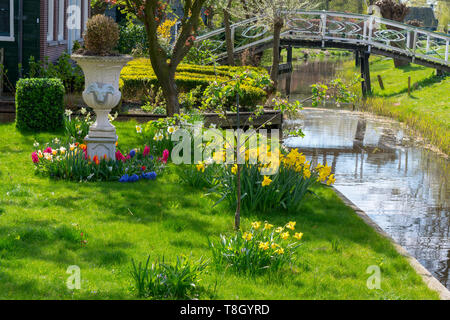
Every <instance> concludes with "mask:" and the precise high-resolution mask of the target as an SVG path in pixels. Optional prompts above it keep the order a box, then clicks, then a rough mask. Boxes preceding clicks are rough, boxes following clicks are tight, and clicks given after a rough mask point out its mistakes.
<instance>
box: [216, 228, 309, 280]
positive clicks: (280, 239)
mask: <svg viewBox="0 0 450 320" xmlns="http://www.w3.org/2000/svg"><path fill="white" fill-rule="evenodd" d="M295 225H296V222H295V221H290V222H288V223H287V224H286V225H284V226H283V227H276V226H274V225H272V224H270V223H268V222H267V221H266V222H264V224H263V223H261V222H260V221H255V222H253V223H252V224H251V228H250V230H249V231H246V232H243V233H242V232H241V231H238V232H236V233H234V234H233V235H231V236H229V237H227V236H225V235H220V241H218V242H213V241H209V240H208V242H209V247H210V249H211V252H212V256H213V263H214V264H215V265H216V266H217V267H219V268H220V267H228V268H230V269H232V270H234V271H236V272H247V273H249V274H258V273H262V272H268V271H278V270H280V269H281V268H283V267H284V266H286V265H287V264H292V263H293V262H294V258H295V255H296V253H297V249H298V247H299V246H300V245H301V244H300V240H301V239H302V237H303V233H301V232H296V230H295Z"/></svg>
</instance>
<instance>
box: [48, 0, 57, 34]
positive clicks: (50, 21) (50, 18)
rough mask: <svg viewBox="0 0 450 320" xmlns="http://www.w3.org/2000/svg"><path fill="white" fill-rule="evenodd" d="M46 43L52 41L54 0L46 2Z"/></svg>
mask: <svg viewBox="0 0 450 320" xmlns="http://www.w3.org/2000/svg"><path fill="white" fill-rule="evenodd" d="M47 4H48V7H47V13H48V15H47V17H48V18H47V41H53V32H54V29H53V25H54V21H53V20H54V18H55V0H47Z"/></svg>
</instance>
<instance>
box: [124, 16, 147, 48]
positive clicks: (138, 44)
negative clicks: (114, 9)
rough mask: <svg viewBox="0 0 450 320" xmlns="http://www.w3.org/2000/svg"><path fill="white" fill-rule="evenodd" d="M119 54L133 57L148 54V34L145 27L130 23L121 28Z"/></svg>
mask: <svg viewBox="0 0 450 320" xmlns="http://www.w3.org/2000/svg"><path fill="white" fill-rule="evenodd" d="M119 52H120V53H122V54H133V55H141V54H145V53H147V52H148V40H147V33H146V31H145V27H144V25H141V24H133V23H130V24H127V25H124V26H120V36H119Z"/></svg>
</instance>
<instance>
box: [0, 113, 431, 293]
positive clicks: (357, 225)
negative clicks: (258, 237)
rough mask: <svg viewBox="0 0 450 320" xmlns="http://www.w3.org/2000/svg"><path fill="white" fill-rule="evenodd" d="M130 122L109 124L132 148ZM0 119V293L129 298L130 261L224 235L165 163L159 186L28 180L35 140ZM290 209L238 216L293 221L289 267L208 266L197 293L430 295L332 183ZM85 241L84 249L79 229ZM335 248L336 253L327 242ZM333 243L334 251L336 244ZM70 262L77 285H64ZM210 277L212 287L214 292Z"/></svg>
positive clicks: (169, 255)
mask: <svg viewBox="0 0 450 320" xmlns="http://www.w3.org/2000/svg"><path fill="white" fill-rule="evenodd" d="M134 125H135V123H133V122H127V123H118V124H117V128H118V135H119V137H120V138H119V143H120V144H122V145H126V146H128V147H130V148H131V147H135V146H136V145H135V141H136V140H135V130H134ZM51 138H53V135H52V134H38V135H36V136H34V135H23V134H21V133H19V132H18V131H16V129H15V127H14V125H13V124H0V178H1V180H2V183H1V184H0V299H133V298H135V296H134V294H133V292H131V291H130V288H131V280H130V277H129V271H130V267H131V264H130V260H131V258H134V259H137V260H141V261H142V260H144V259H145V258H146V256H147V255H148V254H151V255H152V257H153V258H155V259H156V258H157V257H162V256H164V257H165V259H166V261H167V260H170V261H173V260H174V259H175V257H176V256H177V255H181V254H186V255H189V254H191V253H192V255H193V256H194V257H200V256H203V257H206V258H208V257H209V256H210V252H209V249H208V246H207V237H210V238H211V239H217V238H218V236H219V234H220V233H231V232H233V220H234V216H233V210H230V209H228V208H227V207H226V206H225V204H224V205H223V206H222V205H220V206H217V207H214V208H213V207H212V205H213V203H214V199H210V198H207V197H205V196H203V195H202V192H199V191H195V190H193V189H190V188H186V187H185V186H183V185H181V184H180V183H179V180H178V177H177V176H176V174H175V173H173V172H174V171H175V170H173V168H171V167H169V168H168V170H167V171H166V173H165V174H164V175H162V176H160V177H158V179H157V180H156V181H139V182H137V183H134V184H121V183H73V182H64V181H52V180H50V179H48V178H44V177H41V176H39V175H35V172H34V168H33V164H32V162H31V157H30V154H31V152H32V151H33V146H32V144H33V142H34V140H35V139H37V140H38V141H39V142H41V143H42V142H45V141H48V140H50V139H51ZM315 192H316V193H317V195H318V197H317V198H310V199H309V200H308V201H307V202H306V203H305V205H304V206H303V208H302V210H300V211H299V212H296V213H291V214H287V213H285V212H272V213H271V214H268V215H261V214H258V213H254V214H252V215H245V216H244V217H243V219H242V224H243V227H244V228H247V227H249V225H250V223H251V221H253V220H255V219H258V220H262V221H264V220H268V221H269V222H271V223H273V224H284V223H286V222H287V221H289V220H295V221H297V230H299V231H301V232H303V233H304V238H303V239H304V240H303V241H304V245H303V246H302V247H301V249H300V256H299V259H298V262H297V263H296V265H295V266H294V267H293V269H292V270H291V269H289V270H285V271H283V272H282V273H281V274H280V275H278V276H269V275H266V276H257V277H254V278H252V277H248V276H245V275H236V274H233V273H230V272H229V271H228V272H219V271H216V270H215V269H214V268H212V267H211V268H209V269H208V273H207V274H205V275H204V277H203V279H202V285H203V287H204V288H206V291H205V293H204V294H203V296H201V298H202V299H210V298H219V299H437V298H438V295H437V294H436V293H435V292H432V291H430V290H429V289H428V288H427V287H426V285H425V284H424V283H423V282H422V280H421V278H420V277H419V276H418V275H417V274H416V273H415V272H414V271H413V269H412V268H411V267H410V266H409V264H408V262H407V261H406V260H405V259H404V258H403V257H401V256H399V255H398V254H397V253H396V251H395V249H394V248H393V246H392V245H391V244H390V243H389V241H387V240H386V239H384V238H382V237H380V236H379V235H378V234H376V233H375V231H373V230H372V229H371V228H370V227H368V226H367V225H366V224H365V223H364V222H363V221H362V220H361V219H359V218H358V217H357V216H356V215H355V213H354V212H353V211H352V210H351V209H349V208H348V207H346V206H345V205H344V204H343V203H342V202H341V201H340V200H339V198H338V197H337V196H336V195H335V193H334V192H333V191H332V189H329V188H325V187H320V188H316V190H315ZM81 232H83V233H84V234H85V235H86V237H85V238H87V239H88V243H87V245H85V246H82V245H81V243H80V241H81V237H80V233H81ZM332 242H333V243H338V246H337V247H338V249H333V247H332ZM334 247H335V248H336V246H334ZM70 265H78V266H79V267H80V268H81V277H82V283H81V290H79V291H77V290H75V291H74V292H72V291H70V290H68V289H67V288H66V286H65V281H66V279H67V277H68V276H69V275H68V274H66V269H67V268H68V266H70ZM370 265H378V266H380V267H381V275H382V281H381V290H369V289H368V288H367V287H366V281H367V278H368V276H369V274H366V269H367V267H368V266H370ZM215 283H217V284H218V285H217V290H214V286H215Z"/></svg>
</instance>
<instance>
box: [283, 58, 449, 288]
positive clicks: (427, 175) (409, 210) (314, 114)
mask: <svg viewBox="0 0 450 320" xmlns="http://www.w3.org/2000/svg"><path fill="white" fill-rule="evenodd" d="M339 68H340V63H339V62H336V61H314V62H311V63H307V64H304V65H300V66H296V67H295V69H294V71H293V73H292V74H284V75H281V76H280V82H279V86H280V89H281V90H286V82H287V81H288V82H290V88H288V89H290V92H291V98H298V99H301V98H303V97H306V96H308V94H309V92H310V91H309V90H310V89H309V85H310V84H312V83H315V82H317V81H326V80H329V79H331V78H333V77H334V75H335V74H336V72H338V70H339ZM289 78H290V79H289ZM285 126H288V127H292V128H297V127H301V128H302V130H303V132H304V133H305V137H304V138H287V139H285V141H284V143H285V145H286V146H287V147H297V148H299V149H300V151H301V152H303V153H304V154H306V155H307V157H308V158H309V159H310V160H312V161H313V162H317V161H318V162H321V163H324V162H327V163H328V164H329V165H331V166H332V169H333V172H335V174H336V184H335V187H336V188H337V189H338V190H339V191H340V192H342V193H343V194H344V195H345V196H346V197H347V198H349V199H350V200H351V201H352V202H353V203H355V204H356V205H357V206H358V207H360V208H361V209H362V210H364V211H365V212H366V213H367V214H368V215H369V216H370V217H371V218H372V219H373V220H374V221H375V222H376V223H377V224H378V225H379V226H380V227H381V228H383V230H385V231H386V232H387V233H388V234H389V235H390V236H392V238H394V239H395V240H396V241H397V242H398V243H399V244H401V245H402V246H403V247H404V248H405V249H406V250H408V252H409V253H410V254H412V255H413V256H414V257H415V258H416V259H417V260H419V261H420V263H422V265H424V266H425V268H427V269H428V270H429V271H430V272H431V273H432V274H433V275H434V276H435V277H436V278H437V279H438V280H439V281H440V282H441V283H442V284H443V285H445V286H446V287H447V288H450V279H449V263H450V240H449V226H450V161H449V160H448V159H446V158H445V157H444V156H442V155H439V154H437V153H435V152H432V151H430V150H428V149H427V148H425V147H424V146H423V145H422V143H421V142H420V141H418V139H415V138H414V137H412V136H410V135H409V134H408V131H407V130H406V129H405V128H404V127H403V126H402V125H401V124H399V123H398V122H396V121H393V120H390V119H387V118H382V117H376V116H373V115H371V114H368V113H362V112H357V111H352V110H346V109H344V108H336V107H334V108H305V109H304V110H303V111H302V112H301V114H300V115H299V116H298V118H297V119H290V120H287V121H286V123H285Z"/></svg>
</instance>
